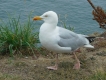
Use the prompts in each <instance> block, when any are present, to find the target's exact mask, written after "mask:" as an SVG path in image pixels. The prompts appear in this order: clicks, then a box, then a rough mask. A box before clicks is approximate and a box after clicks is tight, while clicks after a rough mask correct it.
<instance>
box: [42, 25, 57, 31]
mask: <svg viewBox="0 0 106 80" xmlns="http://www.w3.org/2000/svg"><path fill="white" fill-rule="evenodd" d="M56 26H57V24H53V23H52V25H51V24H49V23H43V24H42V25H41V27H40V32H42V31H46V32H48V33H49V32H52V31H54V29H56Z"/></svg>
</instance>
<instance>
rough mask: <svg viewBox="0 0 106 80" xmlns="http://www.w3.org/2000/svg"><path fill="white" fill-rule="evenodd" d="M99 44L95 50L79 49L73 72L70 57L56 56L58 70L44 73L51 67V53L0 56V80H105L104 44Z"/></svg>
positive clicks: (105, 57) (67, 55)
mask: <svg viewBox="0 0 106 80" xmlns="http://www.w3.org/2000/svg"><path fill="white" fill-rule="evenodd" d="M95 43H96V44H98V46H95V49H94V50H88V49H85V48H81V50H82V52H81V53H77V56H78V58H79V59H80V61H81V69H80V70H73V64H74V58H73V55H70V54H59V62H60V63H59V69H58V70H57V71H53V70H48V69H46V67H47V66H51V65H54V62H55V59H54V55H53V53H49V52H48V53H46V54H45V55H40V57H39V58H38V59H37V60H36V59H35V58H33V56H25V55H24V56H23V55H15V56H14V58H11V57H8V56H6V55H5V56H0V80H106V46H105V45H104V44H105V43H106V41H105V40H103V42H101V41H100V42H98V41H97V42H94V43H92V44H95Z"/></svg>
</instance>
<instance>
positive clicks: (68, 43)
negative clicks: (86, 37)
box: [58, 27, 81, 50]
mask: <svg viewBox="0 0 106 80" xmlns="http://www.w3.org/2000/svg"><path fill="white" fill-rule="evenodd" d="M59 37H60V40H59V41H58V45H59V46H61V47H71V48H72V49H73V50H74V49H77V48H78V47H79V46H80V45H81V43H80V40H79V36H78V35H77V34H76V33H74V32H72V31H69V30H67V29H64V28H60V27H59Z"/></svg>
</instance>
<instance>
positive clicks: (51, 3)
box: [0, 0, 106, 34]
mask: <svg viewBox="0 0 106 80" xmlns="http://www.w3.org/2000/svg"><path fill="white" fill-rule="evenodd" d="M91 1H92V2H93V3H94V4H95V5H96V6H101V7H103V9H104V10H106V0H91ZM49 10H53V11H55V12H57V14H58V15H59V16H60V17H59V24H58V25H59V26H61V25H62V24H61V21H65V22H66V24H67V26H71V27H74V31H75V32H77V33H83V34H90V33H93V32H98V31H99V32H100V31H102V29H100V28H99V25H98V23H97V22H95V21H94V20H92V18H93V16H92V14H91V12H92V7H91V6H90V4H89V3H88V2H87V0H0V19H3V20H4V21H7V20H8V14H10V15H14V17H18V16H19V15H21V21H22V22H24V21H26V20H27V19H28V15H29V14H30V13H31V12H32V16H35V15H41V14H42V13H44V12H46V11H49ZM65 17H66V18H65ZM42 23H43V22H42V21H40V22H37V23H36V25H39V26H40V25H41V24H42ZM37 30H38V29H37Z"/></svg>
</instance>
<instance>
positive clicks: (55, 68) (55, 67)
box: [47, 54, 58, 70]
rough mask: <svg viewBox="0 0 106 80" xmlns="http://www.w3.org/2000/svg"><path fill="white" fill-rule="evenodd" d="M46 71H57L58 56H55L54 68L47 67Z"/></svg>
mask: <svg viewBox="0 0 106 80" xmlns="http://www.w3.org/2000/svg"><path fill="white" fill-rule="evenodd" d="M47 69H50V70H57V69H58V54H56V62H55V65H54V66H49V67H47Z"/></svg>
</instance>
